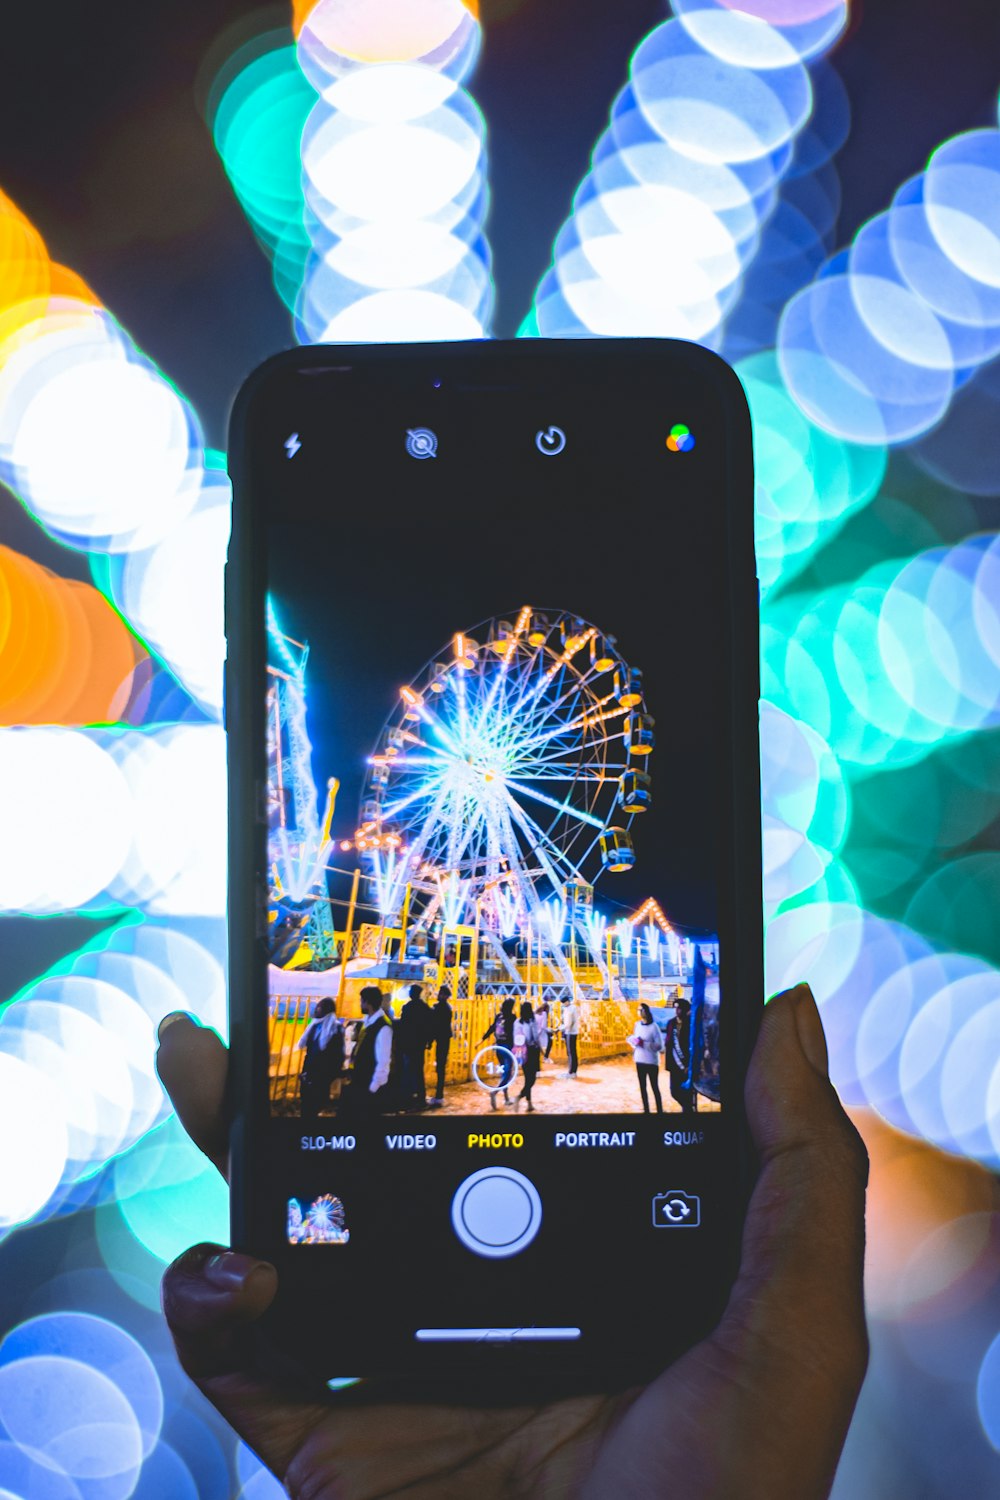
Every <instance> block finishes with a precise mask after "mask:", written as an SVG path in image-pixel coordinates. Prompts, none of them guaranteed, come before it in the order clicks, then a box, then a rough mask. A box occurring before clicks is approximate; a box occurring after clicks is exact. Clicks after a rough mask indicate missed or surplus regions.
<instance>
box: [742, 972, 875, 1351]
mask: <svg viewBox="0 0 1000 1500" xmlns="http://www.w3.org/2000/svg"><path fill="white" fill-rule="evenodd" d="M746 1108H747V1117H748V1120H749V1124H750V1131H751V1134H752V1136H753V1140H754V1145H755V1146H756V1148H757V1153H758V1156H759V1158H760V1175H759V1177H758V1180H757V1184H756V1187H755V1189H754V1193H753V1197H752V1199H751V1202H750V1206H749V1210H748V1215H747V1222H746V1227H745V1230H744V1237H743V1255H742V1260H741V1266H740V1275H739V1279H738V1281H737V1284H736V1288H735V1291H734V1294H733V1298H732V1300H731V1303H730V1313H731V1314H732V1315H736V1316H738V1317H739V1318H741V1319H742V1320H743V1321H744V1322H745V1323H746V1325H747V1326H748V1327H751V1328H755V1329H757V1330H759V1331H763V1330H765V1329H766V1330H767V1332H768V1334H769V1336H773V1334H774V1333H775V1331H777V1330H779V1329H782V1330H788V1334H789V1336H791V1337H793V1338H794V1339H796V1340H797V1341H798V1340H800V1339H801V1338H802V1336H803V1332H804V1331H806V1330H808V1329H810V1328H811V1329H812V1330H813V1332H814V1335H815V1336H816V1337H817V1338H819V1339H825V1338H827V1337H828V1336H829V1334H830V1333H831V1332H833V1331H834V1325H836V1327H837V1328H839V1329H840V1330H841V1333H842V1335H846V1334H847V1333H848V1332H850V1333H852V1334H853V1335H854V1336H856V1337H857V1338H858V1339H859V1340H860V1341H861V1343H862V1344H864V1304H863V1297H862V1272H863V1266H864V1246H865V1234H864V1209H865V1188H866V1185H867V1181H868V1154H867V1152H866V1150H865V1147H864V1144H863V1142H862V1140H861V1137H860V1136H859V1135H858V1132H857V1131H856V1130H855V1128H854V1126H853V1124H852V1123H851V1121H850V1120H849V1119H848V1117H847V1115H846V1113H845V1112H844V1109H843V1106H842V1105H841V1103H840V1100H839V1099H838V1097H837V1094H836V1091H835V1089H834V1087H833V1085H832V1083H831V1082H830V1078H829V1074H828V1072H827V1051H826V1038H825V1037H824V1035H823V1024H822V1021H821V1020H820V1015H819V1011H818V1009H817V1006H816V1001H815V1000H814V999H813V994H812V991H811V990H810V988H809V986H808V985H799V986H797V987H796V988H795V989H793V990H788V991H786V992H785V993H784V994H781V995H778V996H776V997H775V998H774V999H773V1000H772V1001H770V1003H769V1004H768V1005H767V1006H766V1007H765V1010H764V1018H763V1021H762V1024H761V1030H760V1035H759V1037H758V1039H757V1045H756V1047H755V1049H754V1054H753V1057H752V1059H751V1063H750V1068H749V1072H748V1075H747V1083H746Z"/></svg>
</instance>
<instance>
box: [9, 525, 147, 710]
mask: <svg viewBox="0 0 1000 1500" xmlns="http://www.w3.org/2000/svg"><path fill="white" fill-rule="evenodd" d="M0 600H2V601H3V605H2V608H3V624H2V626H0V723H4V724H54V723H58V724H73V723H80V724H87V723H91V724H92V723H95V722H97V723H101V722H107V721H110V722H114V721H115V720H117V719H121V718H124V717H125V715H126V713H127V711H128V708H129V705H130V702H131V700H132V697H133V693H135V692H136V691H137V690H138V687H139V683H140V680H141V674H140V670H139V669H140V667H141V664H142V663H144V662H145V661H146V659H147V658H146V652H145V651H144V650H143V649H142V647H141V646H140V645H139V642H138V641H137V640H136V639H135V637H134V636H132V635H131V634H130V633H129V630H128V628H127V626H126V625H125V624H124V623H123V622H122V620H121V619H120V618H119V617H118V615H116V614H115V612H114V610H112V609H111V608H110V606H109V605H108V603H107V601H106V600H105V599H103V598H102V597H101V595H100V594H99V593H98V591H97V590H96V589H95V588H91V587H90V585H89V584H85V583H78V582H75V581H71V580H66V579H62V578H58V577H57V576H56V575H55V574H54V573H51V572H50V571H49V570H48V569H47V568H42V567H40V566H39V565H38V563H35V562H32V560H31V559H30V558H28V557H22V556H20V555H19V554H18V553H16V552H12V551H11V550H10V548H9V547H0Z"/></svg>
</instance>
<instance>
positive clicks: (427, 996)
mask: <svg viewBox="0 0 1000 1500" xmlns="http://www.w3.org/2000/svg"><path fill="white" fill-rule="evenodd" d="M230 465H231V473H232V477H233V480H234V501H233V530H232V541H231V544H230V551H229V563H228V569H227V628H228V638H229V659H228V664H227V718H226V723H227V730H228V734H229V765H230V794H231V806H230V827H231V835H230V837H231V845H230V854H231V859H230V872H231V873H230V924H231V1010H232V1026H231V1034H232V1054H233V1070H234V1088H235V1096H234V1102H235V1106H236V1124H235V1126H234V1135H233V1143H232V1144H233V1180H232V1187H233V1193H232V1205H233V1208H232V1212H233V1225H232V1230H233V1242H234V1244H236V1245H237V1246H240V1247H243V1248H246V1249H249V1250H252V1251H253V1252H254V1253H255V1254H257V1255H260V1256H265V1257H267V1258H268V1259H270V1260H271V1261H273V1262H274V1264H275V1265H276V1266H277V1268H278V1270H279V1273H280V1291H279V1293H278V1297H277V1301H276V1303H275V1305H274V1307H273V1309H272V1310H271V1312H270V1314H269V1317H268V1321H267V1338H268V1340H269V1343H270V1345H271V1346H273V1347H274V1348H276V1349H277V1350H278V1351H279V1353H280V1354H281V1355H283V1356H284V1357H287V1359H289V1360H292V1361H293V1362H295V1363H296V1364H298V1365H299V1366H303V1367H305V1368H307V1369H308V1370H309V1371H310V1372H311V1373H312V1374H313V1375H319V1376H321V1377H322V1378H323V1379H324V1380H327V1379H329V1380H344V1379H350V1378H356V1377H400V1378H402V1379H403V1380H404V1381H409V1382H411V1383H412V1384H413V1385H414V1387H417V1386H419V1387H421V1388H424V1389H427V1388H429V1386H428V1383H431V1384H434V1383H437V1385H440V1384H441V1383H442V1382H445V1383H448V1382H451V1381H457V1382H459V1383H463V1382H464V1389H465V1390H466V1391H467V1392H469V1393H471V1395H472V1398H473V1399H475V1396H476V1393H477V1392H478V1391H479V1390H480V1389H482V1388H484V1387H485V1383H486V1382H487V1381H489V1382H490V1383H491V1384H493V1385H494V1386H495V1385H496V1383H497V1382H499V1384H500V1387H501V1388H502V1389H504V1390H506V1391H507V1392H508V1398H509V1399H512V1398H513V1395H514V1393H516V1392H519V1391H523V1390H524V1389H525V1388H526V1382H528V1381H529V1380H530V1381H531V1382H532V1383H533V1384H534V1385H536V1386H537V1385H538V1384H539V1382H540V1383H541V1384H542V1386H543V1387H544V1388H545V1389H547V1390H550V1391H553V1392H555V1391H557V1390H571V1389H576V1390H580V1389H586V1388H592V1389H600V1388H611V1387H613V1386H615V1385H621V1384H624V1383H628V1382H631V1381H635V1380H641V1379H643V1378H645V1377H647V1376H649V1375H651V1374H652V1373H653V1372H655V1371H656V1370H658V1369H660V1368H662V1367H663V1366H664V1365H666V1364H667V1363H668V1362H669V1361H670V1360H671V1359H672V1358H673V1357H675V1356H676V1355H677V1354H678V1353H679V1352H681V1351H682V1350H683V1349H684V1348H685V1347H687V1346H689V1345H690V1344H692V1343H693V1342H694V1341H696V1340H697V1339H698V1338H699V1337H701V1336H703V1335H704V1334H705V1333H706V1332H707V1331H708V1330H709V1329H711V1327H712V1326H713V1325H714V1323H715V1322H716V1321H717V1319H718V1317H719V1315H720V1312H721V1310H722V1308H723V1306H724V1304H725V1300H726V1297H727V1293H728V1290H729V1288H730V1286H731V1283H732V1278H733V1275H734V1272H735V1268H736V1265H737V1261H738V1254H739V1240H740V1233H741V1227H742V1221H743V1214H744V1207H745V1202H746V1197H747V1193H748V1187H749V1180H750V1172H751V1153H750V1150H749V1145H748V1140H747V1132H746V1122H745V1117H744V1108H743V1087H744V1078H745V1073H746V1067H747V1062H748V1058H749V1053H750V1049H751V1046H752V1043H753V1039H754V1036H755V1033H756V1028H757V1024H758V1019H759V1015H760V1013H761V1009H762V985H763V977H762V956H761V950H762V902H761V855H760V793H759V769H758V766H759V749H758V696H759V673H758V628H757V614H758V591H757V584H756V578H755V568H754V548H753V477H752V455H751V438H750V420H749V415H748V411H747V406H746V402H745V400H744V398H743V394H742V390H741V387H740V385H739V382H738V380H737V378H736V376H735V375H734V374H733V372H732V371H731V370H730V369H729V367H728V366H727V365H726V364H725V363H724V362H723V361H722V360H721V359H719V358H718V357H717V356H715V355H714V354H712V353H710V352H708V351H707V350H705V349H703V348H700V347H698V346H695V345H690V344H684V343H679V342H670V341H662V342H661V341H643V340H629V341H617V340H615V341H612V340H601V341H594V342H576V341H574V342H571V343H569V342H567V343H561V342H553V341H541V340H537V341H536V340H521V341H518V342H510V343H503V342H496V343H475V344H446V345H403V346H398V347H387V346H365V347H357V348H345V347H314V348H309V349H298V350H295V351H293V352H290V353H287V354H283V355H280V356H278V357H277V358H275V359H273V360H271V361H270V362H269V363H267V364H265V365H264V366H263V367H262V368H261V369H260V370H258V371H257V372H256V373H255V374H254V375H253V376H252V377H251V378H250V379H249V381H248V382H247V383H246V385H245V386H244V388H243V390H242V392H241V393H240V395H239V397H238V400H237V402H236V407H235V411H234V416H233V423H232V432H231V442H230Z"/></svg>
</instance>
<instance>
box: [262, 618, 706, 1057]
mask: <svg viewBox="0 0 1000 1500" xmlns="http://www.w3.org/2000/svg"><path fill="white" fill-rule="evenodd" d="M269 642H270V652H269V661H270V665H269V669H268V670H269V674H270V689H269V698H268V712H269V726H270V727H269V753H270V782H269V791H270V798H271V823H270V828H271V833H270V856H271V860H270V862H271V873H272V889H271V924H272V925H271V932H272V940H271V962H272V965H273V966H274V968H276V969H283V970H286V971H287V970H289V969H293V970H296V971H297V972H298V973H299V974H300V975H301V971H302V970H303V969H307V970H311V971H314V973H315V971H322V972H323V973H324V974H325V975H326V980H325V984H324V992H326V993H331V992H335V993H336V994H337V997H338V1000H339V1001H344V1000H346V1001H347V1005H346V1011H347V1012H352V1011H353V1010H354V1008H355V1004H356V995H355V993H354V992H355V990H356V989H357V988H358V987H359V984H360V982H362V981H363V982H370V981H372V980H374V981H376V982H377V981H378V980H387V981H389V982H390V984H398V983H403V982H409V981H413V980H421V981H424V982H428V981H431V982H436V983H438V984H440V983H442V982H445V981H446V982H447V983H448V984H449V986H450V989H451V993H452V996H453V999H454V1000H455V1001H457V1002H462V1001H472V1000H476V999H481V1000H484V1001H488V1002H490V1003H491V1004H496V1003H497V1002H498V1001H499V1000H500V999H501V998H503V997H504V996H506V995H512V996H514V997H520V998H529V999H532V1000H533V1001H534V1002H535V1003H537V1002H538V1001H540V1000H541V999H543V998H544V999H545V1000H547V1001H549V1002H550V1003H555V1004H556V1005H558V1004H559V1003H560V1002H563V1001H567V1000H569V999H570V998H571V997H573V998H575V999H577V1000H583V1001H588V1000H589V1001H594V1002H600V1001H603V1002H605V1003H604V1005H602V1006H600V1007H599V1009H600V1010H601V1011H605V1012H608V1013H609V1014H607V1015H606V1016H605V1017H604V1020H605V1023H608V1022H612V1023H613V1024H612V1025H611V1028H610V1029H611V1031H612V1032H613V1033H614V1038H615V1040H616V1041H617V1043H618V1044H619V1045H623V1039H624V1036H625V1035H626V1034H627V1030H628V1029H629V1028H630V1027H631V1025H632V1023H633V1021H634V1017H635V1003H636V1002H637V1001H638V1000H639V999H640V998H642V999H645V1000H647V1001H648V1002H650V1003H652V1004H659V1005H663V1004H669V1003H670V1001H671V1000H672V999H673V997H675V996H676V995H677V994H678V993H679V992H680V989H682V988H683V987H685V986H686V985H687V984H688V983H689V982H690V972H691V968H692V964H693V953H694V947H693V943H692V941H691V939H690V938H689V937H686V936H685V935H684V934H682V933H680V932H678V931H677V930H676V929H675V928H674V927H673V926H672V925H671V923H670V922H668V920H667V919H666V917H665V916H664V914H663V911H662V910H661V908H660V906H659V904H658V903H657V902H656V901H655V900H654V899H653V898H652V897H651V898H649V899H648V900H647V901H645V902H644V903H643V904H642V905H641V906H640V908H639V909H638V910H637V911H635V912H634V913H632V914H631V916H628V917H625V916H623V917H621V918H619V919H618V920H616V921H613V922H609V920H608V918H607V916H606V915H604V914H603V913H601V912H600V911H598V910H597V909H596V908H595V906H594V882H595V880H596V879H598V878H599V877H600V876H601V875H603V874H605V873H611V874H613V873H615V872H621V871H624V870H629V869H631V868H632V866H633V865H634V863H635V859H636V853H635V847H634V844H633V839H632V834H631V831H630V830H631V828H632V825H633V823H634V821H635V819H636V818H641V817H642V816H644V815H645V814H646V813H647V812H648V811H649V810H650V807H651V805H652V779H651V776H650V773H649V769H648V767H649V764H650V755H651V753H652V750H653V747H654V743H655V725H654V720H653V718H652V716H651V715H650V713H649V712H648V711H647V708H646V705H645V702H644V698H643V686H642V673H641V671H640V669H639V668H637V667H633V666H630V665H629V664H628V663H626V662H625V661H624V660H623V658H622V657H621V655H620V654H619V652H618V650H617V648H616V643H615V640H614V637H612V636H608V635H604V634H602V633H601V632H600V631H599V630H598V629H597V627H596V626H594V625H592V624H590V623H589V622H587V621H586V620H582V619H580V618H578V617H575V616H572V615H569V614H565V613H562V612H559V611H551V610H549V611H542V610H538V609H534V608H529V607H527V606H525V607H524V608H523V609H522V610H521V611H520V613H519V614H518V615H517V616H516V618H512V619H510V620H507V619H492V620H486V621H484V622H483V623H481V624H480V625H479V626H476V627H474V628H473V629H472V630H471V631H467V632H465V631H462V632H458V633H457V634H456V635H455V636H454V637H453V638H452V640H451V641H450V642H449V643H448V645H447V646H446V647H445V648H444V649H443V650H442V651H441V652H439V653H438V655H437V656H435V657H433V658H432V659H431V660H430V661H428V662H427V663H426V664H425V666H424V667H423V668H422V669H421V671H420V672H419V673H418V674H417V675H416V677H414V678H413V680H412V681H411V682H410V683H409V684H407V685H406V686H404V687H402V688H401V689H399V694H398V703H397V705H396V707H395V709H394V710H393V712H392V713H391V714H390V715H389V717H388V719H387V720H386V722H385V724H384V726H383V729H382V731H381V734H380V735H379V737H378V740H377V742H376V744H375V746H374V749H373V751H372V753H371V755H370V757H369V758H368V764H367V769H366V774H365V779H364V786H363V792H362V796H361V807H360V816H359V818H358V821H357V825H356V828H355V829H354V830H353V832H352V833H351V835H350V836H344V837H341V838H338V839H335V838H333V837H332V836H331V828H332V824H333V816H334V808H335V799H336V794H337V790H338V786H339V783H338V782H337V781H336V780H331V781H330V782H329V783H328V788H327V799H326V807H325V810H324V814H323V816H322V818H321V817H320V815H319V807H318V802H317V794H316V787H315V780H314V776H313V771H312V766H311V754H312V751H311V746H310V742H309V738H308V735H307V732H306V695H305V668H306V662H307V660H308V647H306V646H305V645H303V644H302V643H300V642H297V641H294V640H291V639H290V638H289V637H287V636H285V635H284V634H283V633H282V631H281V629H280V627H279V625H278V622H277V619H276V616H275V612H274V608H273V604H272V605H271V606H270V607H269ZM351 856H354V858H353V859H352V858H351ZM345 857H346V858H345ZM331 878H332V879H333V880H334V881H335V882H336V881H338V880H339V881H340V882H342V883H343V887H344V889H346V886H347V882H348V881H349V882H350V895H349V897H347V898H346V899H345V898H344V897H342V898H341V899H340V900H339V901H338V900H331V896H330V888H331V887H330V881H331ZM334 888H336V886H335V887H334ZM336 908H340V909H342V910H343V911H344V918H343V921H342V922H340V923H335V922H334V919H333V917H332V915H331V912H332V911H333V910H334V909H336ZM699 946H700V947H701V948H702V951H703V956H704V957H705V958H706V959H707V960H708V962H709V963H710V964H714V965H717V963H718V946H717V939H715V938H714V937H712V938H706V939H702V940H700V941H699ZM301 978H302V979H304V978H305V976H304V975H301ZM275 979H276V976H275V975H274V973H273V970H272V993H274V992H275V989H276V988H277V989H279V990H280V991H281V993H283V994H286V995H287V994H288V993H289V992H290V991H291V990H293V989H294V985H292V984H291V983H290V982H288V981H289V980H290V976H287V979H286V981H285V982H284V983H282V982H281V981H278V983H277V985H276V984H275V983H274V980H275ZM352 1000H353V1001H354V1002H355V1004H352V1003H351V1002H352ZM338 1008H342V1007H338ZM603 1029H605V1030H607V1029H608V1027H607V1024H605V1026H604V1027H603ZM619 1032H620V1033H621V1035H620V1036H619V1035H618V1034H619Z"/></svg>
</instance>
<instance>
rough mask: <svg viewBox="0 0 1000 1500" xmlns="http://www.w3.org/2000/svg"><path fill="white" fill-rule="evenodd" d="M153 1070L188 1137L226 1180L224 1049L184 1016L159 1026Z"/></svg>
mask: <svg viewBox="0 0 1000 1500" xmlns="http://www.w3.org/2000/svg"><path fill="white" fill-rule="evenodd" d="M158 1039H159V1047H158V1048H157V1052H156V1071H157V1073H158V1074H159V1077H160V1082H161V1083H162V1084H163V1087H164V1088H165V1089H166V1091H167V1094H168V1096H169V1098H170V1102H171V1104H172V1105H173V1106H174V1109H175V1110H176V1111H177V1115H178V1118H179V1120H180V1122H181V1124H182V1125H183V1126H184V1129H185V1130H186V1131H187V1133H188V1135H189V1136H190V1137H191V1139H192V1140H193V1141H194V1143H195V1145H196V1146H197V1147H198V1149H199V1150H200V1151H203V1152H204V1153H205V1155H206V1156H207V1157H208V1159H209V1161H211V1162H213V1163H214V1165H215V1166H216V1167H218V1169H219V1171H220V1172H221V1173H222V1175H223V1177H225V1179H226V1181H227V1182H228V1180H229V1123H230V1121H229V1097H228V1080H229V1049H228V1048H227V1047H224V1046H223V1044H222V1041H221V1040H220V1038H219V1037H218V1035H217V1034H216V1032H214V1031H211V1030H210V1029H209V1028H208V1027H207V1026H199V1025H198V1023H197V1021H195V1020H194V1018H193V1017H192V1016H189V1015H188V1014H187V1013H186V1012H185V1011H172V1012H171V1013H170V1015H168V1016H164V1018H163V1020H162V1021H161V1022H160V1028H159V1032H158Z"/></svg>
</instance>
